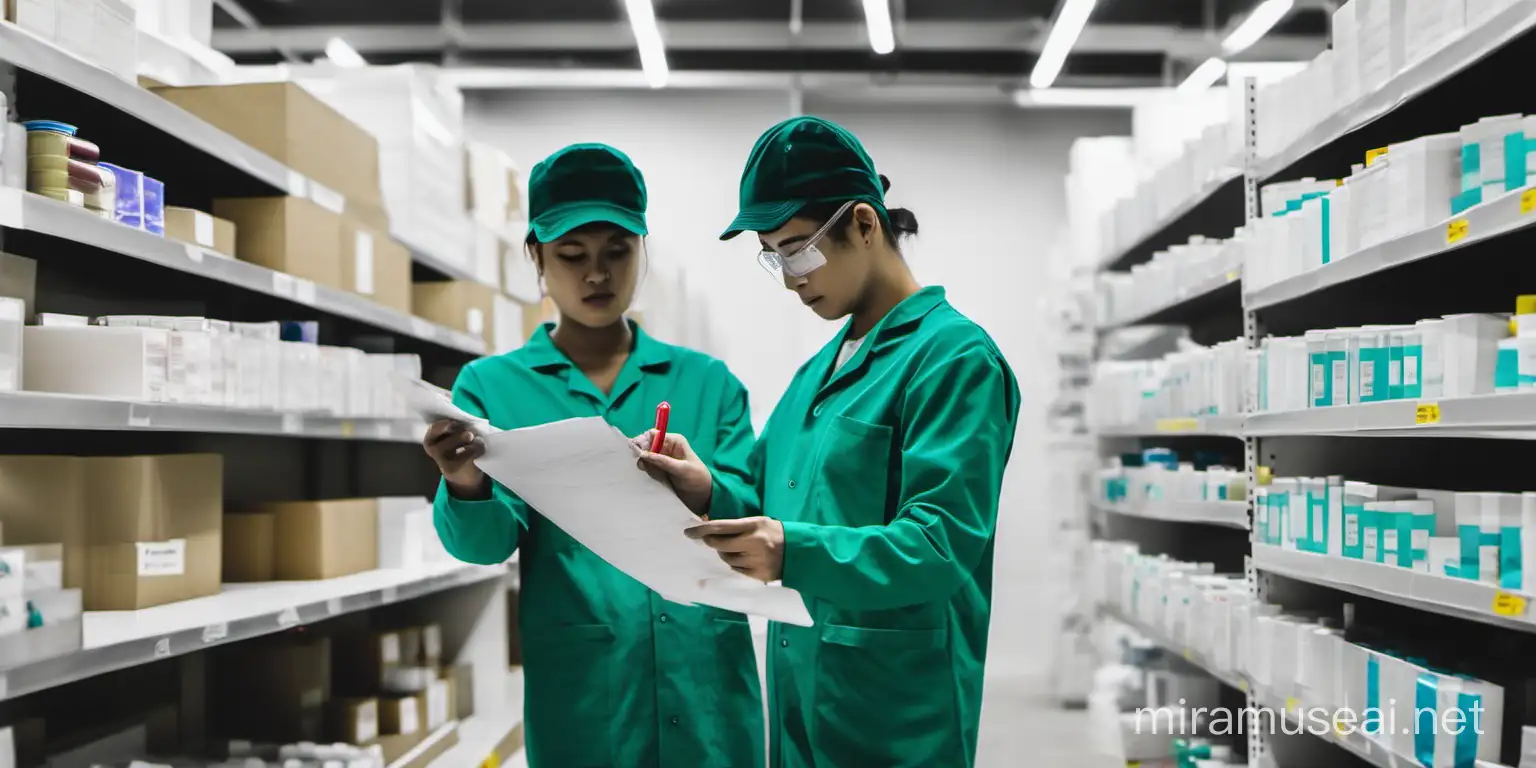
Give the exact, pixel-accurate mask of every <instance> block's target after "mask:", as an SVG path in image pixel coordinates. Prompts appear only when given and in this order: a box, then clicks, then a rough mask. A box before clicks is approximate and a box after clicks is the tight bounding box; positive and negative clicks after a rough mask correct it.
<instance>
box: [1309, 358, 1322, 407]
mask: <svg viewBox="0 0 1536 768" xmlns="http://www.w3.org/2000/svg"><path fill="white" fill-rule="evenodd" d="M1310 399H1311V400H1312V401H1313V402H1314V403H1315V402H1317V401H1318V400H1321V399H1323V365H1322V364H1321V363H1319V364H1317V365H1314V366H1312V396H1311V398H1310ZM1325 405H1326V403H1325Z"/></svg>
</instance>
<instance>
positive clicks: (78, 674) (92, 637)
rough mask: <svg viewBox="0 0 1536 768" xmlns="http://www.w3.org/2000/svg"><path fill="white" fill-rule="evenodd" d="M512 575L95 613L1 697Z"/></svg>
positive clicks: (387, 575) (493, 572)
mask: <svg viewBox="0 0 1536 768" xmlns="http://www.w3.org/2000/svg"><path fill="white" fill-rule="evenodd" d="M506 575H507V567H506V566H504V565H501V566H471V565H465V564H463V563H449V564H443V565H436V566H429V567H425V568H421V569H416V570H404V569H390V570H377V571H368V572H365V573H358V574H353V575H351V576H343V577H341V578H336V579H328V580H324V581H289V582H265V583H257V584H225V585H224V591H223V592H221V593H219V594H217V595H210V596H208V597H200V598H196V599H193V600H184V601H182V602H179V603H169V604H166V605H162V606H158V607H155V608H146V609H144V610H140V611H94V612H87V613H86V614H85V615H84V622H83V630H84V633H83V642H82V647H81V648H80V650H79V651H77V652H74V653H70V654H66V655H63V656H58V657H54V658H49V659H43V660H40V661H36V662H34V663H31V664H26V665H23V666H19V667H13V668H11V669H7V670H4V672H3V673H0V694H3V696H0V698H15V697H17V696H25V695H26V694H29V693H35V692H37V691H41V690H44V689H47V688H53V687H55V686H60V685H64V684H66V683H71V682H74V681H76V680H82V679H84V678H87V677H93V676H95V675H100V674H105V673H107V672H111V671H114V670H118V669H125V668H127V667H133V666H138V665H140V664H148V663H149V662H151V661H156V660H159V659H166V658H171V657H173V656H180V655H182V654H186V653H191V652H193V651H200V650H203V649H205V648H210V647H212V646H215V645H219V644H222V643H232V642H237V641H240V640H247V639H250V638H253V637H260V636H261V635H268V634H272V633H274V632H279V631H281V630H285V629H288V628H290V627H295V626H299V625H301V624H312V623H314V622H317V621H323V620H325V619H329V618H332V617H334V616H340V615H342V614H345V613H351V612H354V611H365V610H369V609H372V608H378V607H380V606H384V605H391V604H394V603H398V602H400V601H402V600H410V599H413V598H417V597H421V596H423V595H429V594H433V593H435V592H441V591H443V590H446V589H452V588H454V587H459V586H464V585H468V584H474V583H477V582H481V581H486V580H489V579H502V578H505V577H506Z"/></svg>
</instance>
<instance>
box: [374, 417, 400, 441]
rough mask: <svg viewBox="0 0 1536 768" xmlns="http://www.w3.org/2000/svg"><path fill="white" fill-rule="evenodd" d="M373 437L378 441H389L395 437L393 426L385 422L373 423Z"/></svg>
mask: <svg viewBox="0 0 1536 768" xmlns="http://www.w3.org/2000/svg"><path fill="white" fill-rule="evenodd" d="M373 436H374V437H376V438H378V439H380V440H389V439H391V438H393V437H394V436H395V425H394V424H392V423H390V422H387V421H378V422H374V424H373Z"/></svg>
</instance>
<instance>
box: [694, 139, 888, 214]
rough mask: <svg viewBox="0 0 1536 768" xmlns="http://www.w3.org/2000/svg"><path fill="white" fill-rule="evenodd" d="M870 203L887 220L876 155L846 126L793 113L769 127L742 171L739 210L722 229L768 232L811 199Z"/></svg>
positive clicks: (753, 149) (811, 201)
mask: <svg viewBox="0 0 1536 768" xmlns="http://www.w3.org/2000/svg"><path fill="white" fill-rule="evenodd" d="M847 200H857V201H859V202H863V203H869V204H870V206H872V207H873V208H874V209H875V210H876V211H877V212H878V213H879V214H880V218H881V219H884V220H885V221H886V226H890V217H889V216H888V215H887V214H886V212H885V188H884V187H883V186H882V185H881V183H880V174H878V173H876V172H875V161H873V160H871V159H869V153H867V152H865V151H864V145H863V144H860V143H859V140H858V138H857V137H855V136H854V135H853V134H852V133H850V132H849V131H848V129H847V128H844V127H842V126H841V125H838V124H837V123H834V122H832V121H831V120H824V119H822V118H819V117H792V118H790V119H788V120H785V121H784V122H782V123H779V124H778V125H775V126H774V127H772V128H769V129H768V131H767V132H766V133H764V134H763V135H762V136H761V137H760V138H758V140H757V144H756V145H754V146H753V147H752V154H751V155H748V156H747V167H746V168H745V169H743V170H742V172H741V202H740V212H738V213H737V214H736V220H735V221H732V222H731V226H730V227H728V228H726V230H725V233H724V234H722V235H720V239H721V240H729V239H731V238H733V237H735V236H737V235H739V234H741V233H742V232H749V231H750V232H772V231H773V230H775V229H778V228H779V227H782V226H784V223H785V222H787V221H789V220H790V219H792V218H794V216H795V214H797V213H799V212H800V209H801V208H804V207H805V206H806V205H808V204H810V203H824V202H844V201H847Z"/></svg>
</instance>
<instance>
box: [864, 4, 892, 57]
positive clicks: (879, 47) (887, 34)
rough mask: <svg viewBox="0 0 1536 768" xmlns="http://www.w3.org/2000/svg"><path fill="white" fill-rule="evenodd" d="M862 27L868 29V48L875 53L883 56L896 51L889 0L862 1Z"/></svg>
mask: <svg viewBox="0 0 1536 768" xmlns="http://www.w3.org/2000/svg"><path fill="white" fill-rule="evenodd" d="M864 26H865V27H866V28H868V29H869V47H870V48H871V49H873V50H874V52H875V53H877V54H879V55H881V56H884V55H886V54H887V53H890V52H891V51H894V50H896V33H895V32H894V31H892V29H891V3H890V0H864Z"/></svg>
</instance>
